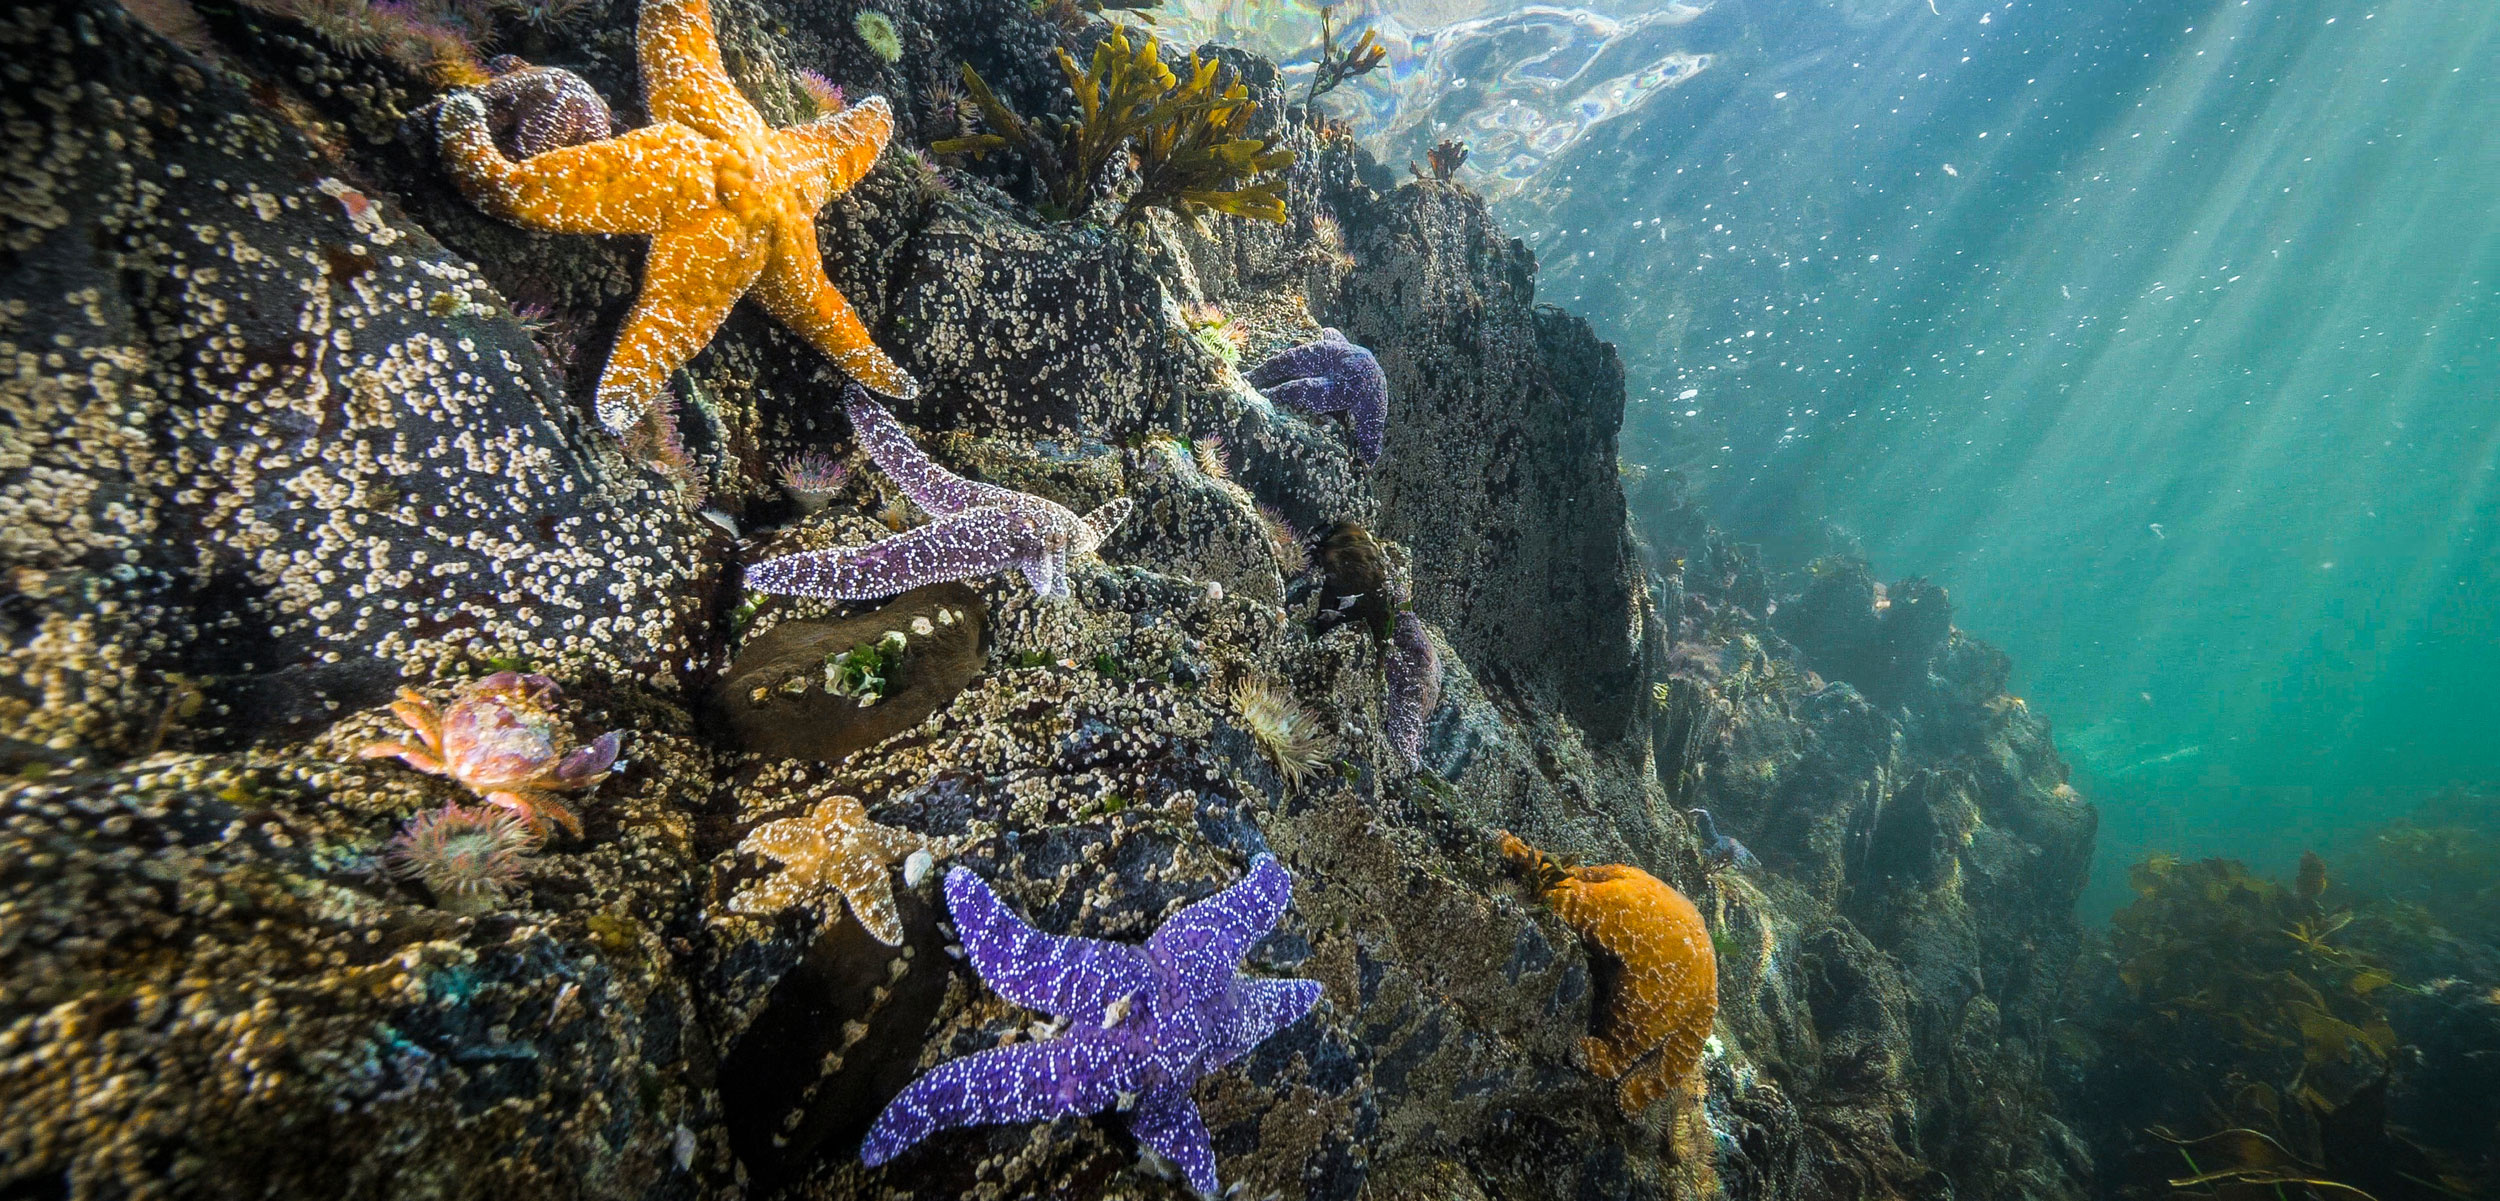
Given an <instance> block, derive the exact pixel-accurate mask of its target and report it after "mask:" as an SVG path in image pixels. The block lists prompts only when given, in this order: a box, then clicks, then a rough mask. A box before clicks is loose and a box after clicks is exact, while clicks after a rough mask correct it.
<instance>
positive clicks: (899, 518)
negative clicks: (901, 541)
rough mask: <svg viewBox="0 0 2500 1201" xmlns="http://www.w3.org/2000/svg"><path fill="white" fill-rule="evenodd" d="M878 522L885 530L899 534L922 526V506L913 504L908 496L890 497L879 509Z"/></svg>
mask: <svg viewBox="0 0 2500 1201" xmlns="http://www.w3.org/2000/svg"><path fill="white" fill-rule="evenodd" d="M877 520H878V521H879V522H880V523H882V524H883V525H884V526H885V528H887V529H889V530H892V531H894V532H895V533H897V534H899V533H902V532H903V531H905V530H908V529H910V528H911V527H913V526H915V525H918V524H920V506H918V505H915V504H913V503H911V498H910V497H908V496H889V497H887V498H886V501H885V504H884V505H883V506H881V507H880V508H878V510H877Z"/></svg>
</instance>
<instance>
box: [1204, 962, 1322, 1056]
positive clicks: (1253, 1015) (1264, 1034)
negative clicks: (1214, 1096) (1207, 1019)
mask: <svg viewBox="0 0 2500 1201" xmlns="http://www.w3.org/2000/svg"><path fill="white" fill-rule="evenodd" d="M1233 988H1234V994H1233V1005H1234V1009H1233V1012H1232V1015H1231V1018H1230V1019H1229V1020H1228V1021H1226V1022H1225V1023H1224V1024H1223V1025H1222V1026H1221V1027H1219V1028H1218V1029H1217V1030H1216V1031H1215V1048H1214V1051H1215V1053H1214V1055H1213V1056H1211V1057H1210V1061H1209V1062H1208V1064H1207V1070H1208V1071H1213V1070H1215V1069H1216V1068H1220V1067H1222V1066H1224V1065H1225V1064H1228V1063H1231V1062H1232V1061H1234V1060H1236V1059H1239V1058H1241V1057H1242V1056H1244V1055H1246V1054H1249V1052H1250V1048H1252V1047H1255V1046H1258V1045H1259V1044H1260V1043H1263V1042H1266V1041H1267V1039H1268V1036H1269V1035H1272V1034H1274V1033H1276V1032H1277V1031H1279V1030H1282V1029H1284V1028H1285V1027H1287V1026H1290V1025H1292V1024H1294V1023H1295V1022H1298V1021H1301V1020H1302V1015H1303V1014H1306V1013H1309V1012H1310V1011H1311V1007H1312V1006H1313V1005H1317V1004H1319V998H1320V991H1321V989H1320V982H1319V981H1317V980H1270V979H1266V978H1264V977H1259V976H1243V977H1240V978H1238V979H1236V980H1234V981H1233Z"/></svg>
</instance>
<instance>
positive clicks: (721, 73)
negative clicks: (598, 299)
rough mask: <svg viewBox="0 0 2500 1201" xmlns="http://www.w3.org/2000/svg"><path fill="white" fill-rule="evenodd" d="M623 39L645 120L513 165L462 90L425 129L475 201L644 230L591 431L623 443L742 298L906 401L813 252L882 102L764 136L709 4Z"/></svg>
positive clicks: (874, 145)
mask: <svg viewBox="0 0 2500 1201" xmlns="http://www.w3.org/2000/svg"><path fill="white" fill-rule="evenodd" d="M635 43H636V50H637V52H638V54H639V56H640V58H641V65H642V93H643V107H644V108H645V109H646V110H648V111H649V112H650V114H651V118H652V122H653V123H652V124H650V125H646V126H643V127H642V128H640V129H636V130H632V131H630V132H627V133H622V134H619V135H617V136H615V137H612V138H603V139H601V140H599V141H596V142H585V143H583V144H581V145H578V146H566V147H563V148H561V149H556V150H550V151H547V152H546V153H544V154H539V155H534V156H532V157H530V158H528V159H525V160H522V161H520V162H514V161H513V160H511V159H509V158H506V157H504V154H503V152H502V151H501V150H500V149H498V148H497V147H496V145H495V139H494V137H493V135H492V133H491V131H490V130H489V128H488V122H487V111H486V106H485V104H484V103H483V102H482V101H480V100H479V98H478V97H477V96H476V95H475V94H473V93H468V92H459V93H454V94H453V95H451V96H449V97H447V98H445V99H444V101H443V107H442V114H441V116H440V118H439V119H438V125H437V136H438V139H439V142H440V146H441V150H442V155H443V161H444V164H445V166H446V168H447V169H449V171H450V172H451V174H452V177H453V179H454V180H455V181H456V182H458V183H459V185H460V189H461V191H462V192H463V193H464V194H466V195H467V196H468V197H469V199H470V201H471V202H472V203H474V204H476V205H477V206H478V207H480V208H482V209H485V210H486V211H488V212H490V213H494V214H495V215H497V216H500V217H502V218H504V219H505V220H508V221H511V222H513V223H515V224H519V225H526V226H530V227H532V228H534V229H543V230H549V231H552V232H556V233H579V234H648V235H650V237H651V250H650V253H649V255H648V256H647V257H646V258H645V259H644V261H643V270H642V294H641V295H640V296H639V297H637V298H636V299H635V301H634V308H633V312H632V313H630V314H628V315H627V316H626V318H625V328H624V330H623V331H622V332H621V333H619V334H618V335H617V339H616V350H615V353H613V354H611V355H610V356H609V357H608V366H607V370H606V371H605V373H603V374H602V375H601V376H600V379H599V390H598V395H597V398H596V402H595V403H596V407H597V409H598V414H599V421H600V424H602V425H605V426H606V427H607V428H608V429H609V430H610V431H611V432H615V433H620V434H621V433H625V432H627V431H629V430H631V429H632V428H634V427H635V426H636V425H638V424H640V423H641V422H643V421H644V420H646V419H648V418H649V417H650V416H651V415H652V412H653V409H654V405H655V402H656V400H657V398H658V396H659V394H660V390H661V388H662V387H664V386H665V385H666V384H667V382H668V377H669V375H670V373H672V372H674V371H676V370H677V369H678V368H679V367H682V366H684V365H685V364H686V360H688V359H691V358H693V357H694V355H695V352H696V351H699V350H701V349H703V346H704V344H705V343H707V342H709V341H711V339H712V334H713V333H714V331H717V330H718V329H719V328H720V324H721V322H722V320H723V319H725V318H727V317H728V315H729V310H730V307H731V306H732V305H735V304H737V303H738V298H739V297H741V296H744V295H746V294H747V293H748V292H749V291H750V290H752V291H753V292H754V294H755V298H756V299H757V300H758V301H760V302H762V303H763V305H764V309H765V311H767V312H769V313H771V314H772V315H773V316H774V317H775V318H777V319H779V320H780V321H781V322H782V323H783V324H785V325H788V326H789V327H790V328H792V329H794V330H797V331H798V332H799V333H800V334H801V335H802V336H804V337H805V338H806V339H807V340H808V341H810V342H813V343H815V344H816V347H817V349H819V350H822V351H824V352H825V353H826V354H828V355H831V356H833V359H834V361H835V362H836V363H839V364H840V365H841V367H842V369H843V370H844V371H847V372H849V373H850V374H851V375H852V377H854V378H856V379H858V380H859V381H860V382H862V383H865V384H867V385H868V386H869V387H871V388H874V389H876V390H877V391H879V392H882V393H884V394H886V395H888V396H894V397H899V398H903V399H909V398H911V397H913V396H915V395H918V394H919V391H920V385H919V384H918V383H916V382H914V381H913V379H912V378H911V376H910V375H909V374H906V373H905V372H904V371H903V369H902V368H901V367H899V366H896V365H895V363H894V360H892V359H890V358H888V357H886V354H885V352H884V351H882V350H879V349H878V348H877V345H876V343H874V342H872V341H870V340H869V337H868V329H867V327H866V326H865V325H862V324H861V323H860V320H859V314H858V313H857V312H855V311H853V310H852V308H851V305H850V302H849V301H848V300H845V299H844V298H843V296H842V294H841V293H840V292H838V291H835V290H834V287H833V283H832V281H830V280H828V279H826V278H825V264H824V257H823V255H822V253H821V252H820V251H819V250H818V249H817V246H816V210H818V209H820V208H823V207H824V205H825V202H826V201H827V200H829V199H831V198H832V197H833V195H834V194H835V193H837V192H841V191H843V190H844V189H847V188H849V187H850V186H851V185H852V184H853V183H855V182H857V181H858V180H859V178H860V177H861V176H863V175H866V174H867V173H868V168H869V167H870V166H871V165H873V164H874V163H875V162H876V161H877V154H878V152H879V151H881V150H883V149H884V148H885V143H886V139H887V138H888V137H889V136H890V135H892V133H893V131H894V112H893V110H892V109H891V108H890V107H888V106H887V104H886V102H885V100H884V98H882V97H877V96H871V97H869V98H868V99H866V100H863V101H861V102H860V103H859V104H857V105H855V106H853V107H851V108H847V109H844V110H842V111H840V112H836V113H830V114H827V115H825V116H822V117H818V118H817V119H815V120H813V121H810V122H808V123H806V124H804V125H793V126H790V127H789V128H787V129H774V128H772V127H770V126H768V125H766V124H765V123H764V118H763V115H762V114H760V113H758V112H756V111H755V106H754V105H753V104H750V103H748V101H747V98H746V97H745V96H744V95H742V94H740V93H739V91H738V88H737V85H736V84H733V83H731V82H730V80H729V74H728V72H727V71H725V70H723V69H722V67H721V60H720V45H719V42H718V41H717V40H716V37H715V35H714V33H713V29H712V6H711V3H710V0H643V4H642V17H641V24H640V26H639V27H638V28H637V31H636V35H635Z"/></svg>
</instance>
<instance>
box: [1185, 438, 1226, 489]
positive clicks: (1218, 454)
mask: <svg viewBox="0 0 2500 1201" xmlns="http://www.w3.org/2000/svg"><path fill="white" fill-rule="evenodd" d="M1189 453H1190V457H1191V458H1193V459H1195V460H1196V461H1197V463H1198V474H1200V475H1203V476H1206V477H1207V478H1209V479H1217V480H1229V479H1231V478H1233V461H1232V459H1231V457H1229V456H1227V455H1226V454H1225V453H1224V439H1222V438H1220V437H1217V436H1216V435H1214V434H1209V435H1207V436H1206V437H1204V438H1199V439H1196V440H1194V441H1192V442H1191V443H1190V444H1189Z"/></svg>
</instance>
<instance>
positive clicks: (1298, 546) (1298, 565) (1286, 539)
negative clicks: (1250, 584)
mask: <svg viewBox="0 0 2500 1201" xmlns="http://www.w3.org/2000/svg"><path fill="white" fill-rule="evenodd" d="M1259 520H1260V521H1261V522H1262V523H1263V524H1265V525H1266V526H1267V539H1268V541H1269V542H1272V543H1274V544H1275V545H1276V567H1277V570H1279V571H1282V572H1284V573H1285V578H1286V579H1288V580H1291V579H1299V578H1301V575H1302V573H1303V572H1306V571H1309V570H1310V569H1311V542H1310V539H1308V538H1305V537H1303V536H1302V531H1300V530H1297V529H1295V528H1293V523H1292V522H1290V521H1287V520H1285V515H1284V514H1282V513H1279V512H1277V511H1276V506H1274V505H1260V506H1259Z"/></svg>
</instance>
